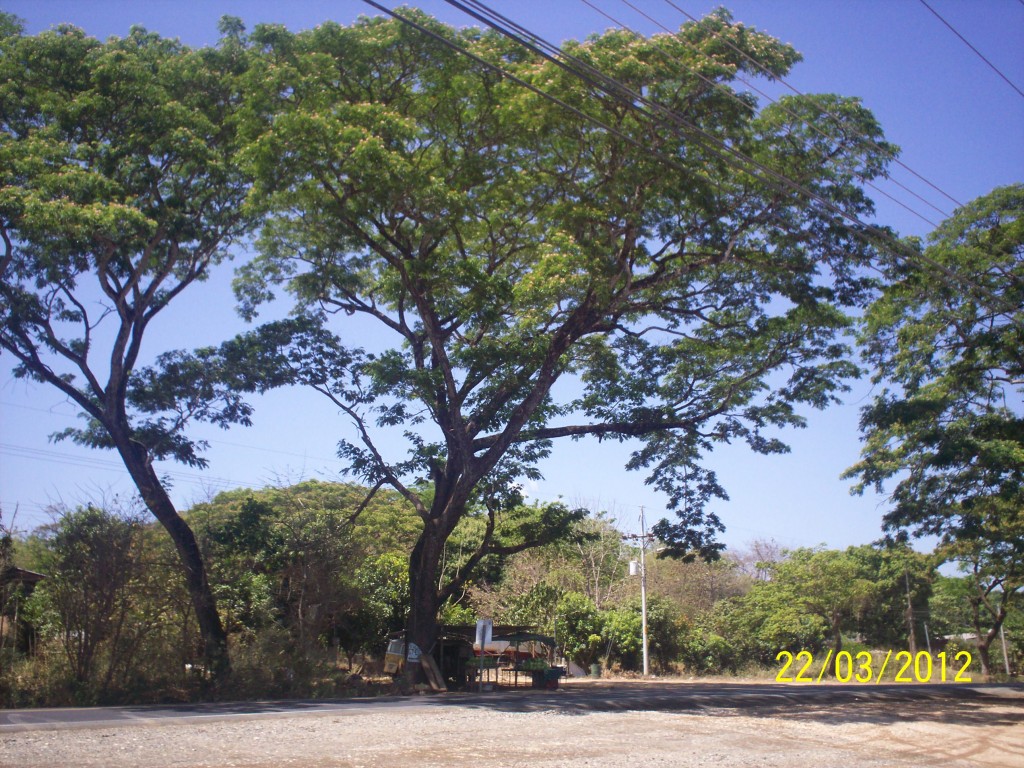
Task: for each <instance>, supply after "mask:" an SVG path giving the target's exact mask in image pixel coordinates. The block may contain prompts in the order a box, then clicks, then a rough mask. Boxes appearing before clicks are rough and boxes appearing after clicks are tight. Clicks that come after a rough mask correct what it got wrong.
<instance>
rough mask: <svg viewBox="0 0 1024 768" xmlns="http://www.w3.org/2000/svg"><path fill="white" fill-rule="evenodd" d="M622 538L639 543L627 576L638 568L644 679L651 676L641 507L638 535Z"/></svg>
mask: <svg viewBox="0 0 1024 768" xmlns="http://www.w3.org/2000/svg"><path fill="white" fill-rule="evenodd" d="M622 538H624V539H631V540H632V541H639V542H640V562H639V563H637V562H636V561H635V560H634V561H630V563H629V575H630V576H635V575H636V571H634V570H633V566H634V565H637V566H639V567H638V568H637V570H638V571H639V572H640V619H641V625H642V627H643V630H642V631H643V646H644V677H648V676H649V675H650V674H651V665H650V656H649V655H648V650H647V648H648V646H647V540H648V538H649V537H648V535H647V518H646V517H644V508H643V507H640V535H639V536H638V535H636V534H627V535H623V537H622Z"/></svg>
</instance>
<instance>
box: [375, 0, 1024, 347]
mask: <svg viewBox="0 0 1024 768" xmlns="http://www.w3.org/2000/svg"><path fill="white" fill-rule="evenodd" d="M363 1H364V2H365V3H367V4H368V5H371V6H373V7H375V8H377V9H379V10H381V11H383V12H385V13H387V14H388V15H389V16H392V17H393V18H395V19H397V20H399V21H401V22H403V23H405V24H407V25H410V26H413V27H414V28H417V29H420V30H422V31H424V32H425V33H426V34H428V35H431V36H432V37H434V38H435V39H437V40H439V41H440V42H442V43H443V44H445V45H446V46H448V47H450V48H451V49H452V50H454V51H456V52H459V53H461V54H463V55H466V56H468V57H470V58H472V59H474V60H475V61H478V62H481V63H483V64H484V65H485V66H487V67H489V68H491V69H493V70H495V71H497V72H499V73H501V74H503V76H505V77H508V78H510V79H511V80H513V81H515V82H518V83H522V82H523V81H522V80H519V79H518V78H515V76H513V75H511V74H510V73H508V72H506V71H505V70H504V69H502V68H501V67H498V66H497V65H495V64H492V63H491V62H488V61H486V60H484V59H482V58H481V57H479V56H476V55H475V54H472V53H471V52H469V51H467V50H465V49H464V48H462V47H460V46H458V45H456V44H455V43H453V42H452V41H450V40H448V39H446V38H444V37H442V36H441V35H437V34H436V33H434V32H432V31H431V30H427V29H426V28H424V27H422V25H419V24H416V23H415V22H413V21H412V20H411V19H407V18H406V17H404V16H402V15H401V14H399V13H397V12H395V11H392V10H389V9H387V8H385V7H384V6H382V5H380V4H379V3H377V2H374V1H373V0H363ZM446 2H447V3H448V5H451V6H453V7H455V8H457V9H459V10H461V11H463V12H464V13H466V14H467V15H469V16H471V17H472V18H475V19H477V20H478V21H481V22H483V23H484V24H486V25H487V26H489V27H491V28H492V29H494V30H495V31H497V32H498V33H500V34H502V35H504V36H505V37H508V38H509V39H510V40H513V41H514V42H517V43H518V44H520V45H522V46H524V47H525V48H527V49H528V50H531V51H533V52H534V53H536V54H537V55H539V56H541V57H543V58H545V59H547V60H548V61H550V62H552V63H553V64H555V65H556V66H558V67H560V68H562V69H563V70H565V71H566V72H569V73H570V74H572V75H574V76H575V77H577V78H579V79H580V80H582V81H583V82H584V83H586V84H587V85H589V86H590V87H592V88H598V89H599V90H601V91H603V92H604V93H605V94H607V95H608V96H610V97H612V98H614V99H616V100H617V101H618V102H619V103H620V104H621V105H623V106H626V107H628V108H629V109H631V110H633V111H636V112H638V113H640V114H642V115H644V116H646V117H651V118H652V119H657V121H658V123H659V124H660V125H664V126H665V127H667V128H669V129H670V130H673V127H672V126H673V125H677V126H681V127H682V128H685V129H687V130H688V131H689V133H690V135H691V137H695V138H698V139H701V140H703V143H704V148H705V149H707V150H708V151H709V152H711V153H712V154H713V155H715V156H716V157H718V159H720V160H724V161H725V162H726V163H728V164H730V165H732V166H733V167H735V168H738V169H739V170H742V171H744V172H746V173H750V174H751V175H754V176H757V174H755V173H754V172H753V171H751V170H750V168H751V167H752V168H755V169H757V170H758V171H761V172H762V174H765V175H767V176H768V177H770V179H765V178H764V177H763V176H760V177H758V178H760V179H761V180H762V181H768V183H769V184H772V183H773V182H774V184H773V185H774V186H775V187H776V189H781V188H783V187H784V188H785V189H787V190H789V191H791V192H796V193H797V194H798V195H800V196H801V197H804V198H806V199H808V200H809V201H813V202H817V203H819V204H820V205H822V206H824V207H825V208H826V209H827V210H829V211H830V212H832V213H833V214H835V215H837V216H839V217H840V218H842V219H846V220H847V221H849V222H850V225H842V224H841V226H844V227H845V228H846V229H848V230H849V231H850V232H851V233H852V234H853V235H854V236H855V237H858V238H861V239H863V240H864V241H865V242H871V241H870V240H869V239H868V234H870V235H871V236H872V237H874V238H876V239H877V241H878V242H879V243H884V244H886V245H887V246H888V248H889V250H890V252H891V253H892V254H893V255H895V256H898V257H900V258H902V259H904V260H906V261H917V262H919V263H922V264H925V265H927V266H929V267H931V268H932V269H933V270H935V271H937V272H940V273H942V275H944V276H945V281H946V282H947V283H949V284H950V285H953V283H952V282H950V281H953V282H955V283H957V284H959V286H960V287H966V288H971V289H973V290H974V292H975V293H976V294H981V295H984V296H985V297H986V298H987V299H989V300H990V301H992V302H993V305H994V308H997V309H998V314H1003V315H1005V316H1006V317H1007V319H1008V320H1009V321H1010V322H1011V323H1012V324H1014V325H1017V326H1018V327H1021V328H1022V329H1024V325H1022V324H1021V321H1020V320H1018V319H1017V318H1016V313H1017V308H1016V307H1013V306H1011V305H1009V304H1006V303H1004V301H1003V299H1002V298H1001V297H999V296H998V295H996V294H995V293H993V292H992V291H990V290H989V289H988V288H986V287H985V286H982V285H980V284H978V283H976V282H974V281H972V280H970V279H968V278H965V277H964V276H962V275H959V274H957V273H956V272H954V271H953V270H951V269H949V268H948V267H946V266H945V265H943V264H940V263H939V262H937V261H935V260H934V259H931V258H929V257H928V256H925V255H924V254H922V253H918V252H917V251H913V250H911V249H910V248H909V247H908V246H906V245H905V244H903V243H901V242H899V241H898V240H896V239H895V238H894V237H892V236H891V235H890V234H889V233H888V232H887V231H885V230H883V229H881V228H879V227H877V226H875V225H871V224H867V223H865V222H863V221H861V220H860V219H859V218H858V217H857V216H855V215H853V214H851V213H849V212H847V211H845V210H843V209H842V208H840V207H839V206H838V205H836V204H835V203H832V202H831V201H829V200H827V199H826V198H824V197H822V196H821V195H819V194H818V193H816V192H814V191H813V190H810V189H808V188H806V187H804V186H803V185H802V184H800V183H799V182H797V181H794V180H793V179H791V178H789V177H787V176H785V175H784V174H781V173H779V172H778V171H775V170H774V169H772V168H770V167H768V166H766V165H764V164H763V163H760V162H758V161H756V160H753V159H752V158H750V157H748V156H746V155H744V154H743V153H742V152H740V151H739V150H737V149H735V148H734V147H731V146H730V145H728V144H727V143H725V142H723V141H722V140H721V139H719V138H718V137H716V136H714V135H712V134H710V133H708V132H707V131H705V130H704V129H702V128H700V127H699V126H696V125H694V124H693V123H691V122H689V121H687V120H686V119H685V118H683V117H682V116H681V115H679V114H678V113H676V112H674V111H673V110H671V109H669V108H667V107H664V106H663V105H660V104H657V103H655V102H651V101H650V100H649V99H647V98H646V97H644V96H642V95H641V94H638V93H637V92H636V91H634V90H633V89H631V88H629V87H628V86H626V85H624V84H622V83H621V82H619V81H617V80H615V79H614V78H612V77H610V76H608V75H605V74H604V73H603V72H600V71H599V70H596V69H594V68H593V67H591V66H590V65H588V64H586V63H585V62H582V61H580V60H579V59H577V58H576V57H573V56H571V55H569V54H567V53H565V52H564V51H563V50H562V49H561V48H559V47H558V46H556V45H553V44H552V43H549V42H547V41H545V40H544V39H543V38H541V37H539V36H538V35H536V34H534V33H532V32H530V31H529V30H526V29H525V28H524V27H522V26H520V25H519V24H516V23H515V22H513V21H511V20H509V19H507V18H506V17H504V16H502V15H501V14H500V13H498V12H497V11H494V10H493V9H491V8H489V7H488V6H487V5H486V4H484V3H482V2H479V0H468V2H469V3H470V4H472V5H473V6H474V8H477V9H480V12H479V13H478V12H476V11H474V10H471V9H470V8H468V7H467V6H466V4H464V3H462V2H458V1H457V0H446ZM506 23H507V24H508V25H509V26H511V27H513V30H519V31H521V32H522V33H523V34H525V35H527V36H528V37H529V38H530V39H531V40H533V41H535V43H536V44H534V43H531V42H530V41H528V40H525V39H523V37H522V36H521V35H520V34H517V32H516V31H510V30H509V29H507V28H505V26H503V25H504V24H506ZM573 65H575V66H578V67H579V68H580V69H574V67H573ZM580 70H582V71H580ZM526 85H527V87H529V88H530V89H531V90H533V91H534V92H536V93H538V94H539V95H541V96H543V97H545V98H548V99H550V100H552V101H554V102H556V103H559V104H564V103H563V102H561V101H560V100H558V99H557V98H555V97H553V96H551V95H550V94H548V93H546V92H545V91H542V90H540V89H537V88H536V87H535V86H532V85H530V84H526ZM638 104H640V105H644V107H643V108H642V107H640V106H638ZM570 109H572V111H573V112H575V113H576V114H578V115H581V116H583V117H584V118H586V119H587V120H591V121H593V122H595V123H600V121H597V120H596V118H592V117H590V116H589V115H586V114H585V113H583V112H581V111H580V110H577V109H575V108H572V107H570ZM652 109H653V110H654V111H655V112H656V113H657V118H655V117H654V116H653V115H652V112H651V110H652ZM662 118H665V119H662ZM666 119H667V121H668V123H670V124H667V123H666ZM601 125H603V123H601ZM673 132H675V130H673ZM616 133H617V135H620V136H622V135H623V134H621V133H619V132H616ZM677 135H678V136H679V137H680V138H686V137H685V136H683V135H682V134H679V133H677ZM633 143H634V144H636V142H635V141H634V142H633ZM708 145H710V146H708ZM644 148H645V149H646V150H647V151H648V152H653V153H654V154H655V155H656V156H657V157H658V158H659V159H661V160H662V161H663V162H669V163H672V164H673V166H674V167H677V168H678V166H677V165H676V164H675V163H674V162H673V161H671V159H670V158H667V157H666V156H665V155H664V154H662V153H661V152H659V151H658V150H652V149H651V148H650V147H644ZM737 163H740V165H737ZM683 170H685V171H686V172H689V170H688V169H683ZM851 225H855V226H851ZM940 279H943V278H940ZM1000 305H1001V308H1000Z"/></svg>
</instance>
